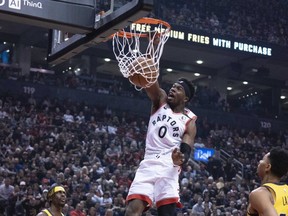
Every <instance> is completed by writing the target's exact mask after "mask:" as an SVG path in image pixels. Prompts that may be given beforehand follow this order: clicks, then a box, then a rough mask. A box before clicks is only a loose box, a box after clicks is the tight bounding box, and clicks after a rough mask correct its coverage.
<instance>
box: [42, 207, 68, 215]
mask: <svg viewBox="0 0 288 216" xmlns="http://www.w3.org/2000/svg"><path fill="white" fill-rule="evenodd" d="M42 212H45V213H46V214H47V215H48V216H53V215H52V214H51V212H50V211H49V210H48V209H44V210H42ZM62 216H64V214H63V213H62Z"/></svg>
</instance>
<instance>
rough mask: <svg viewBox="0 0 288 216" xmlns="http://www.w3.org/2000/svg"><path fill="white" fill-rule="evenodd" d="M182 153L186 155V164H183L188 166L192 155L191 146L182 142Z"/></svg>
mask: <svg viewBox="0 0 288 216" xmlns="http://www.w3.org/2000/svg"><path fill="white" fill-rule="evenodd" d="M180 152H181V153H183V154H184V162H183V163H182V165H183V164H186V163H187V162H188V160H189V158H190V154H191V147H190V145H189V144H187V143H185V142H182V143H181V145H180Z"/></svg>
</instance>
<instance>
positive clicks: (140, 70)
mask: <svg viewBox="0 0 288 216" xmlns="http://www.w3.org/2000/svg"><path fill="white" fill-rule="evenodd" d="M129 73H130V74H131V75H130V76H129V77H128V79H129V81H130V82H131V83H132V84H133V85H135V86H137V87H140V88H147V87H149V86H151V85H152V84H153V83H155V82H156V81H157V78H158V66H157V64H155V63H154V61H153V59H148V58H145V57H138V58H136V59H135V60H134V61H133V62H132V63H131V64H130V65H129Z"/></svg>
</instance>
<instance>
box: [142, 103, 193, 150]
mask: <svg viewBox="0 0 288 216" xmlns="http://www.w3.org/2000/svg"><path fill="white" fill-rule="evenodd" d="M196 118H197V117H196V115H195V114H194V113H193V112H191V111H190V110H189V109H186V108H185V110H184V112H183V113H174V112H173V111H172V109H171V108H170V106H169V105H168V104H164V105H163V106H161V107H160V108H159V109H158V110H157V111H156V112H155V113H154V114H153V115H151V116H150V120H149V125H148V131H147V137H146V151H145V152H146V154H149V153H152V154H153V153H159V152H162V153H163V152H166V151H169V150H171V149H174V148H175V147H178V146H179V145H180V143H181V141H182V137H183V135H184V133H185V130H186V126H187V125H188V123H189V122H190V121H192V120H193V121H195V120H196Z"/></svg>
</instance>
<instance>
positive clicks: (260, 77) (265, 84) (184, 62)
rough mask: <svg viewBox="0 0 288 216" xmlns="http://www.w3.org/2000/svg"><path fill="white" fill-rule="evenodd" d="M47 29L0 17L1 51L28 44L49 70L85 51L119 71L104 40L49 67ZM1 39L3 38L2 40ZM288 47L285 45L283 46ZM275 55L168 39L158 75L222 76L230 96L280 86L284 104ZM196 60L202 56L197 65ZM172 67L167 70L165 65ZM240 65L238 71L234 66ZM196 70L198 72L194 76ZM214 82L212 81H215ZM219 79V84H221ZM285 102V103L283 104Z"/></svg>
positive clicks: (283, 72)
mask: <svg viewBox="0 0 288 216" xmlns="http://www.w3.org/2000/svg"><path fill="white" fill-rule="evenodd" d="M48 32H49V30H48V29H45V28H39V27H35V26H29V25H24V24H17V23H13V22H9V21H3V20H0V41H2V45H1V46H0V49H1V51H4V50H5V49H7V48H9V44H10V45H12V46H13V44H17V43H23V44H25V45H26V46H30V47H31V51H32V59H31V62H32V66H33V67H38V66H39V67H40V66H41V67H42V68H47V69H49V70H51V69H52V70H56V71H65V70H66V69H67V68H69V67H72V68H75V67H79V62H81V56H83V55H89V56H92V58H95V59H97V62H98V63H99V64H97V69H96V70H97V71H101V72H105V73H108V74H113V75H120V72H119V70H118V67H117V62H116V61H115V58H114V56H113V52H112V50H111V46H109V45H107V43H103V44H100V45H98V46H97V47H95V48H94V47H93V48H89V49H88V50H86V51H84V52H83V53H81V54H80V55H78V56H75V57H73V58H72V59H71V60H69V61H67V62H64V63H63V64H61V65H58V66H56V67H54V68H51V67H50V66H49V65H48V64H47V62H46V57H47V53H48V44H49V42H48ZM4 42H6V43H5V44H4ZM286 50H287V51H288V49H286ZM287 53H288V52H286V53H283V56H284V58H282V59H275V58H267V57H263V56H260V55H259V56H258V55H249V54H247V53H243V52H242V53H241V52H227V51H225V50H221V49H211V48H207V47H204V46H197V45H195V46H187V45H185V44H181V43H177V41H175V40H169V41H168V42H167V44H166V45H165V47H164V53H163V56H162V58H161V63H160V67H161V76H162V79H163V80H166V81H168V82H173V81H174V80H175V79H177V78H178V77H180V76H185V77H188V78H190V79H191V80H193V81H194V82H195V83H197V84H202V85H207V86H214V87H216V88H217V87H219V82H217V83H216V82H215V80H218V81H219V79H220V80H221V79H222V80H224V81H223V82H220V85H226V86H225V87H223V86H222V87H223V88H224V89H225V88H226V87H228V86H229V87H232V90H230V91H227V95H228V96H231V97H242V96H245V95H246V94H247V93H249V92H256V91H258V92H259V91H263V90H266V89H269V88H275V87H277V88H280V89H281V94H282V95H284V96H286V99H285V100H282V102H283V104H285V103H286V104H287V103H288V102H287V98H288V57H287V58H286V60H285V55H286V56H287ZM107 57H108V58H111V59H112V60H111V61H110V62H105V61H104V58H107ZM197 60H203V61H204V63H203V64H201V65H199V64H197V63H196V61H197ZM167 68H171V69H173V71H172V72H168V71H167V70H166V69H167ZM239 68H241V70H240V71H239V70H238V69H239ZM195 73H199V74H200V75H199V76H195ZM243 81H248V82H249V84H248V85H243V83H242V82H243ZM215 83H216V84H215ZM221 83H222V84H221ZM286 106H287V105H286Z"/></svg>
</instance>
